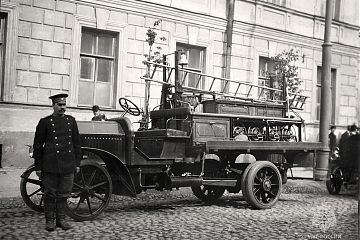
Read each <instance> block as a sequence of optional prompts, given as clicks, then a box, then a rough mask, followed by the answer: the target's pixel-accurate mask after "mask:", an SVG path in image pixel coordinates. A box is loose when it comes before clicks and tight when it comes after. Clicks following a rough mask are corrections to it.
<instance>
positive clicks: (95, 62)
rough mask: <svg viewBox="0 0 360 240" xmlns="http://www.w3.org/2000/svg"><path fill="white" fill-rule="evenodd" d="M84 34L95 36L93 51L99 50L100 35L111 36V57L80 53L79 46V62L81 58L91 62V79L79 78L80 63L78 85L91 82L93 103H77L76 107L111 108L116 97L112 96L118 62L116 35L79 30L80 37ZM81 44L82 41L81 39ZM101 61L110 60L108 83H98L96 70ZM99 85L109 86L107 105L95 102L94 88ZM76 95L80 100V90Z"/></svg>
mask: <svg viewBox="0 0 360 240" xmlns="http://www.w3.org/2000/svg"><path fill="white" fill-rule="evenodd" d="M84 32H87V33H91V34H94V35H95V50H94V51H97V50H98V48H99V37H100V36H101V35H102V34H106V35H109V36H112V49H111V52H112V56H106V55H101V54H98V52H95V53H85V52H82V51H81V46H80V61H81V60H82V59H83V58H89V59H92V60H93V65H94V66H93V74H92V79H86V78H81V63H80V76H79V85H80V82H92V83H93V94H92V95H93V99H92V100H93V102H92V103H91V104H86V103H79V102H78V106H85V107H86V106H92V105H99V106H100V107H102V108H111V107H112V106H113V105H114V98H115V97H116V96H114V95H115V94H114V89H116V82H115V78H116V74H117V70H116V65H117V62H118V56H117V55H116V53H117V42H118V38H119V36H118V34H117V33H115V32H112V31H103V30H98V29H92V28H88V27H83V28H82V29H81V37H82V35H83V33H84ZM81 42H82V39H81ZM101 59H105V60H112V71H110V82H102V81H98V69H99V61H98V60H101ZM99 84H100V85H101V84H105V85H109V86H110V87H109V90H110V92H109V94H110V99H109V105H101V104H99V103H98V102H97V101H96V99H97V98H96V96H97V95H96V92H97V91H96V86H97V85H99ZM77 94H78V99H79V98H80V90H79V91H78V92H77Z"/></svg>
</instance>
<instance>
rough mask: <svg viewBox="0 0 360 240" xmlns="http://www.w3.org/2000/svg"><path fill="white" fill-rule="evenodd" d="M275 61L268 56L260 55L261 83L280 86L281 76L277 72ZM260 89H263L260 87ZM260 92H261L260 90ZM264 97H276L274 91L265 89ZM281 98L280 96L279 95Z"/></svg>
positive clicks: (268, 85) (274, 86)
mask: <svg viewBox="0 0 360 240" xmlns="http://www.w3.org/2000/svg"><path fill="white" fill-rule="evenodd" d="M274 67H275V61H274V60H272V59H270V58H268V57H259V73H258V76H259V85H260V86H266V87H271V88H278V89H279V88H280V87H281V86H280V82H279V77H278V76H277V75H276V72H275V69H274ZM259 91H262V90H261V89H259ZM259 94H260V92H259ZM262 97H263V98H265V99H274V97H275V96H273V93H272V92H269V91H266V90H264V91H263V93H262ZM277 98H280V96H277Z"/></svg>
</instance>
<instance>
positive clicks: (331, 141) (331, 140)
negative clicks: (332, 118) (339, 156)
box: [329, 126, 337, 154]
mask: <svg viewBox="0 0 360 240" xmlns="http://www.w3.org/2000/svg"><path fill="white" fill-rule="evenodd" d="M335 130H336V127H335V126H331V127H330V133H329V149H330V154H332V153H333V152H335V150H336V147H337V142H336V135H335Z"/></svg>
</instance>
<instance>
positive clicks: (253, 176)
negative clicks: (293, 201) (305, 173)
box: [243, 161, 282, 209]
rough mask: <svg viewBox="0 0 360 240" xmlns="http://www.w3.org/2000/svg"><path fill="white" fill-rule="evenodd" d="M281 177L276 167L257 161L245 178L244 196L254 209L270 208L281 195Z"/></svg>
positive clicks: (269, 163)
mask: <svg viewBox="0 0 360 240" xmlns="http://www.w3.org/2000/svg"><path fill="white" fill-rule="evenodd" d="M281 181H282V180H281V175H280V172H279V170H278V169H277V167H276V166H275V165H274V164H273V163H271V162H268V161H258V162H255V163H254V165H253V166H252V167H251V168H250V170H249V172H248V173H247V176H246V177H245V187H244V190H243V191H244V196H246V197H245V199H246V201H247V202H248V203H249V204H250V205H251V206H253V207H254V208H256V209H266V208H271V207H272V206H273V205H274V204H275V203H276V202H277V201H278V200H279V197H280V194H281V188H282V183H281Z"/></svg>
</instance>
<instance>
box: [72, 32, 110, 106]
mask: <svg viewBox="0 0 360 240" xmlns="http://www.w3.org/2000/svg"><path fill="white" fill-rule="evenodd" d="M116 38H117V35H116V34H114V33H112V32H108V31H96V30H93V29H88V28H83V29H82V36H81V50H80V80H79V97H78V104H79V105H83V106H90V105H95V104H96V105H99V106H102V107H112V106H113V99H114V89H115V83H114V79H115V76H114V75H115V66H116V54H115V52H116V48H117V46H116Z"/></svg>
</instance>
